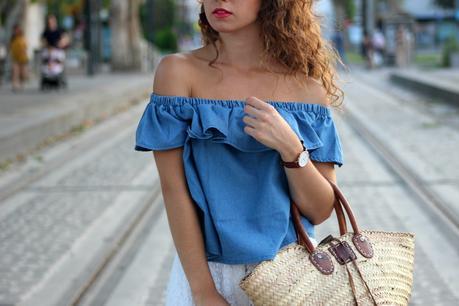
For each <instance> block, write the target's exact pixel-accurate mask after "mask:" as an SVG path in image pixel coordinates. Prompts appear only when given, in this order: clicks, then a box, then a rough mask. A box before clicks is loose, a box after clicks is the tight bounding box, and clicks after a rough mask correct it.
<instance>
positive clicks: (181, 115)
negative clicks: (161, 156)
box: [135, 93, 343, 167]
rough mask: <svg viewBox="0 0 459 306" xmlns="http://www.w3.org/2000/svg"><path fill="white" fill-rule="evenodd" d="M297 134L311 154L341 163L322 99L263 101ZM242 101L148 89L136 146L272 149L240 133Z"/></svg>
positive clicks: (144, 148) (142, 148)
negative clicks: (196, 143) (194, 143)
mask: <svg viewBox="0 0 459 306" xmlns="http://www.w3.org/2000/svg"><path fill="white" fill-rule="evenodd" d="M267 103H269V104H271V105H273V106H274V107H275V108H276V110H277V111H278V112H279V113H280V115H281V116H282V117H283V118H284V119H285V120H286V121H287V123H288V124H289V125H290V127H291V128H292V129H293V131H294V132H295V133H296V134H297V135H298V137H299V139H301V140H302V141H303V143H304V145H305V147H306V148H307V149H308V151H309V153H310V159H311V160H314V161H320V162H334V163H335V164H337V165H338V166H339V167H341V166H342V165H343V153H342V148H341V141H340V138H339V135H338V133H337V130H336V126H335V123H334V121H333V118H332V114H331V110H330V109H329V108H328V107H326V106H323V105H321V104H313V103H303V102H293V101H286V102H280V101H267ZM245 104H246V103H245V101H242V100H219V99H206V98H198V97H185V96H165V95H158V94H155V93H152V94H151V97H150V102H149V103H148V105H147V106H146V108H145V111H144V113H143V115H142V117H141V120H140V122H139V125H138V127H137V130H136V145H135V150H137V151H151V150H167V149H172V148H177V147H180V146H183V145H185V143H186V141H187V140H189V139H202V140H208V141H212V142H217V143H226V144H229V145H231V146H233V147H234V148H236V149H238V150H240V151H243V152H261V151H266V150H273V149H272V148H270V147H268V146H266V145H264V144H263V143H261V142H259V141H258V140H256V139H255V138H254V137H252V136H250V135H249V134H247V133H245V132H244V126H245V125H246V124H245V122H244V121H243V120H242V118H243V117H244V116H246V115H247V113H245V112H244V110H243V107H244V106H245Z"/></svg>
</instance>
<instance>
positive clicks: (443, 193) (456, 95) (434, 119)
mask: <svg viewBox="0 0 459 306" xmlns="http://www.w3.org/2000/svg"><path fill="white" fill-rule="evenodd" d="M315 10H316V12H317V14H318V15H320V16H323V17H322V18H321V23H322V27H323V35H324V37H325V38H326V39H328V40H329V41H330V42H332V43H333V45H334V47H335V48H336V50H337V51H338V52H339V54H340V56H341V59H342V61H343V63H344V64H345V66H340V67H339V76H340V85H341V86H342V88H343V90H344V92H345V101H344V102H345V103H344V107H343V109H341V110H338V109H334V110H333V115H334V118H335V121H336V124H337V126H338V129H339V132H340V138H341V140H342V144H343V152H344V166H343V167H342V168H336V169H337V176H338V183H339V185H340V186H341V187H342V190H343V192H344V193H345V195H346V196H347V197H348V199H349V202H350V203H351V205H352V207H353V209H354V210H355V214H356V217H357V221H358V223H359V225H360V227H361V228H363V229H376V230H386V231H403V232H413V233H415V234H416V259H415V272H414V286H413V295H412V300H411V301H410V305H459V293H458V290H457V288H459V273H458V272H459V268H458V267H459V243H458V241H459V239H458V238H459V204H458V203H459V201H458V200H459V171H458V169H459V157H458V154H457V153H456V152H458V150H459V111H458V109H459V31H458V29H459V0H416V1H408V0H318V1H315ZM198 15H199V5H198V3H197V1H196V0H129V1H127V0H61V1H58V0H0V305H40V306H42V305H59V306H60V305H163V302H164V290H165V286H166V284H167V281H168V276H169V269H170V268H171V264H172V258H173V255H174V254H175V249H174V246H173V242H172V238H171V236H170V232H169V228H168V222H167V218H166V214H165V210H164V203H163V202H162V197H161V192H160V186H159V178H158V175H157V173H156V168H155V165H154V162H153V158H152V156H151V153H150V154H139V152H134V136H135V127H136V125H137V123H138V121H139V119H140V116H141V115H142V112H143V110H144V108H145V106H146V103H148V98H149V95H150V93H151V90H152V82H153V75H154V70H155V68H156V65H157V63H158V61H159V60H160V59H161V57H162V56H164V55H165V54H169V53H175V52H184V51H187V50H192V49H195V48H199V47H200V45H201V36H200V31H199V26H198V23H197V21H198ZM336 225H337V224H336V221H335V219H333V218H330V220H327V221H326V222H324V223H323V224H320V225H318V226H317V239H318V240H319V241H320V240H321V239H322V238H324V237H325V236H327V235H328V234H330V233H336V232H337V226H336Z"/></svg>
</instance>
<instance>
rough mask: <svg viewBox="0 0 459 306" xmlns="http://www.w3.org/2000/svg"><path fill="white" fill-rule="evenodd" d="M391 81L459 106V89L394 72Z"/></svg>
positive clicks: (420, 77) (409, 74) (408, 74)
mask: <svg viewBox="0 0 459 306" xmlns="http://www.w3.org/2000/svg"><path fill="white" fill-rule="evenodd" d="M390 80H391V82H393V83H394V84H397V85H400V86H403V87H405V88H408V89H410V90H412V91H415V92H418V93H420V94H422V95H425V96H428V97H431V98H434V99H437V100H441V101H442V102H445V103H448V104H451V105H454V106H459V88H452V87H451V86H449V84H443V83H441V82H440V81H437V80H431V79H428V78H425V77H422V76H417V75H413V74H411V73H403V72H392V73H391V74H390Z"/></svg>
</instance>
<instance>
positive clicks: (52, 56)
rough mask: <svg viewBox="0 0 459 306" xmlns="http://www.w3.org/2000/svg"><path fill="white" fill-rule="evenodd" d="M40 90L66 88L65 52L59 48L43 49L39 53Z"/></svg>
mask: <svg viewBox="0 0 459 306" xmlns="http://www.w3.org/2000/svg"><path fill="white" fill-rule="evenodd" d="M40 71H41V82H40V89H41V90H46V89H53V88H55V89H59V88H67V80H66V76H65V51H64V50H63V49H59V48H54V47H51V48H44V49H43V51H42V52H41V68H40Z"/></svg>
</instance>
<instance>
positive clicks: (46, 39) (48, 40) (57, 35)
mask: <svg viewBox="0 0 459 306" xmlns="http://www.w3.org/2000/svg"><path fill="white" fill-rule="evenodd" d="M41 36H42V43H43V45H44V46H45V47H48V48H58V49H65V48H67V47H68V45H69V43H70V40H69V37H68V35H67V34H66V33H65V32H64V31H63V30H62V29H61V28H60V27H59V25H58V23H57V18H56V16H54V15H53V14H50V15H48V16H47V17H46V28H45V30H44V32H43V34H42V35H41Z"/></svg>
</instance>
